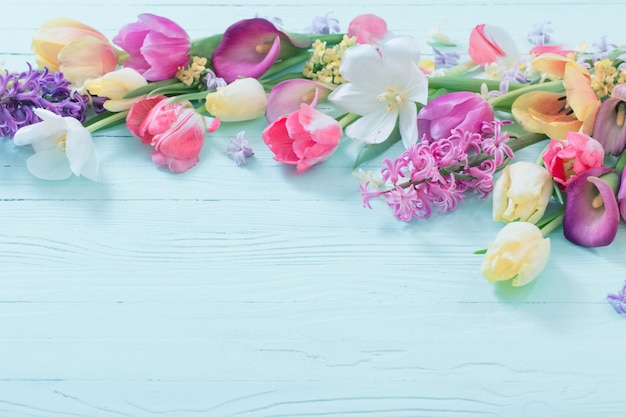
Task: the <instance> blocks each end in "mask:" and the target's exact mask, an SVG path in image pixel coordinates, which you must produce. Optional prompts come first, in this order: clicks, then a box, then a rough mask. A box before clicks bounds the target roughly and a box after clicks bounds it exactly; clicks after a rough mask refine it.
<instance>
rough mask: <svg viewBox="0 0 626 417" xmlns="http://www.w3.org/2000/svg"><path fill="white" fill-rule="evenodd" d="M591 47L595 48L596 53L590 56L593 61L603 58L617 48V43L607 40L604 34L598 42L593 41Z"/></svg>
mask: <svg viewBox="0 0 626 417" xmlns="http://www.w3.org/2000/svg"><path fill="white" fill-rule="evenodd" d="M593 47H594V48H596V53H594V54H593V57H592V60H593V61H597V60H599V59H604V58H605V57H606V56H607V55H608V54H610V53H611V52H613V51H614V50H615V49H617V45H615V44H614V43H608V42H607V40H606V35H604V36H602V38H600V42H598V43H594V44H593Z"/></svg>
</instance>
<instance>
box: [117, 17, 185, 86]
mask: <svg viewBox="0 0 626 417" xmlns="http://www.w3.org/2000/svg"><path fill="white" fill-rule="evenodd" d="M113 43H115V44H116V45H118V46H119V47H120V48H122V49H123V50H125V51H126V52H127V53H128V55H129V58H128V60H126V61H125V62H124V66H125V67H130V68H132V69H134V70H136V71H137V72H139V73H140V74H142V75H143V76H144V77H145V78H146V80H148V81H162V80H166V79H168V78H173V77H174V76H176V72H177V71H178V68H179V67H186V66H187V65H188V64H189V55H188V53H189V49H190V48H191V41H190V39H189V35H187V32H185V30H184V29H183V28H181V27H180V26H178V25H177V24H176V23H174V22H173V21H171V20H169V19H167V18H165V17H161V16H156V15H153V14H150V13H144V14H140V15H139V21H137V22H135V23H130V24H127V25H125V26H123V27H122V29H120V32H119V34H118V35H117V36H116V37H115V38H113Z"/></svg>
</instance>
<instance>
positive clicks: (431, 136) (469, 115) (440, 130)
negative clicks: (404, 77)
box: [417, 91, 493, 141]
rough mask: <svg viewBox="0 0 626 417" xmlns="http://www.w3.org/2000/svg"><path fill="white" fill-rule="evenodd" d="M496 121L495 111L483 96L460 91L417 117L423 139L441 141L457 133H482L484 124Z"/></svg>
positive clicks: (435, 102) (441, 98) (430, 105)
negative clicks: (452, 132) (454, 132)
mask: <svg viewBox="0 0 626 417" xmlns="http://www.w3.org/2000/svg"><path fill="white" fill-rule="evenodd" d="M492 120H493V109H492V108H491V106H490V105H489V103H488V102H487V101H486V100H485V99H484V98H483V97H481V96H480V95H479V94H476V93H470V92H467V91H458V92H454V93H448V94H444V95H442V96H439V97H436V98H435V99H433V100H431V101H430V102H429V103H428V104H426V105H425V106H424V107H423V108H422V110H420V112H419V114H418V115H417V128H418V130H419V137H420V138H423V137H425V138H426V140H428V141H432V140H438V139H442V138H447V137H448V136H450V132H451V131H452V130H453V129H458V128H461V129H463V130H465V131H468V132H473V133H480V132H481V129H482V124H483V122H490V121H492Z"/></svg>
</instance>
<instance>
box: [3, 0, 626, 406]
mask: <svg viewBox="0 0 626 417" xmlns="http://www.w3.org/2000/svg"><path fill="white" fill-rule="evenodd" d="M406 3H408V4H406ZM143 12H151V13H155V14H161V15H164V16H167V17H169V18H171V19H173V20H175V21H177V22H178V23H179V24H181V26H183V27H184V28H185V29H187V30H188V31H189V33H190V35H191V36H192V37H194V38H197V37H200V36H206V35H212V34H215V33H218V32H221V31H223V30H224V29H225V28H226V27H227V26H228V25H229V24H231V23H233V22H235V21H236V20H238V19H242V18H248V17H253V16H254V15H259V16H264V17H273V16H276V17H280V18H282V20H283V22H284V25H285V27H286V28H287V29H289V30H293V31H300V30H302V29H303V28H304V27H305V26H307V25H308V24H309V23H310V22H311V20H312V18H313V17H314V16H318V15H324V14H325V13H327V12H333V16H334V17H336V18H338V19H339V20H340V23H341V26H342V28H344V30H345V28H346V27H347V23H348V22H349V20H350V19H351V18H352V17H354V16H356V15H357V14H361V13H375V14H378V15H380V16H382V17H384V18H385V19H386V20H387V22H388V23H389V26H390V29H391V30H393V31H394V32H396V33H406V34H411V35H413V36H415V37H417V38H418V39H420V40H423V39H425V37H426V35H427V33H428V32H429V31H430V30H431V28H432V27H433V26H434V25H435V24H436V23H437V22H439V21H444V22H445V25H444V26H443V30H444V32H445V33H447V34H448V35H449V36H451V37H452V38H453V39H454V40H455V41H457V43H458V45H459V46H458V48H457V50H458V51H461V52H463V51H465V50H466V46H467V36H468V34H469V31H470V29H471V28H472V27H473V26H474V25H476V24H479V23H491V24H498V25H501V26H503V27H505V28H506V29H507V30H508V31H509V32H510V33H511V34H513V35H514V36H515V38H516V39H517V40H518V44H519V45H520V48H521V49H526V48H527V47H529V46H530V44H529V43H528V42H527V40H526V34H527V33H528V32H529V31H531V30H532V29H533V26H534V25H535V24H538V23H541V22H543V21H546V20H547V21H551V22H552V28H553V29H554V33H553V38H554V39H555V42H558V43H564V44H565V45H567V46H571V47H574V46H577V45H580V44H581V43H583V42H587V43H588V44H589V45H592V44H593V43H594V42H599V41H600V40H601V37H602V36H603V35H607V40H609V41H610V42H612V43H616V44H621V43H624V42H626V38H625V37H624V33H623V16H624V15H626V4H624V2H622V1H604V2H602V4H598V3H596V2H587V1H583V0H573V1H560V0H549V1H545V2H523V3H522V2H517V1H506V0H505V1H498V2H495V1H460V0H441V1H430V2H426V1H425V2H418V1H413V2H389V1H380V0H376V1H363V2H354V1H352V0H347V1H345V2H341V4H339V3H336V2H313V3H311V2H307V3H306V4H304V3H303V4H299V3H297V2H290V1H284V0H280V1H275V2H272V3H263V2H258V1H252V0H250V1H246V0H237V1H236V2H214V1H208V2H207V1H195V0H188V1H186V2H184V3H181V4H178V3H177V2H172V1H171V0H150V1H134V0H133V1H120V0H118V1H107V2H105V1H90V2H84V1H76V0H64V1H63V2H49V1H43V0H24V1H21V2H12V3H10V4H7V5H4V6H3V17H4V18H3V23H2V25H0V33H1V35H2V36H0V61H2V62H3V63H4V66H5V67H6V68H9V69H12V70H23V69H25V65H26V62H27V61H28V62H34V60H33V56H32V54H31V52H30V39H31V36H32V33H33V32H34V30H35V29H36V27H37V26H38V25H40V24H41V23H43V22H44V21H45V20H47V19H48V18H51V17H55V16H67V17H73V18H76V19H79V20H81V21H83V22H85V23H88V24H91V25H93V26H95V27H97V28H98V29H100V30H101V31H103V32H104V33H105V34H106V35H107V36H109V37H113V36H114V35H115V34H116V32H117V30H118V29H119V27H121V25H123V24H125V23H129V22H133V21H135V20H136V16H137V14H139V13H143ZM424 52H425V54H430V50H429V49H428V48H426V47H425V48H424ZM263 126H264V124H263V121H262V120H257V121H253V122H248V123H242V124H237V125H225V126H222V127H221V128H220V129H219V130H218V132H217V133H215V134H213V135H211V136H210V137H208V138H207V142H206V146H205V148H204V149H203V152H202V154H201V163H200V164H199V165H198V166H197V167H195V168H194V169H192V170H190V171H188V172H187V173H184V174H181V175H173V174H170V173H168V172H165V171H162V170H159V169H157V168H155V167H154V166H153V164H152V162H151V160H150V150H149V149H148V148H146V147H145V146H142V145H141V144H140V143H139V141H138V140H137V139H135V138H133V137H132V136H131V135H130V134H129V133H128V131H127V130H126V129H125V128H123V127H117V128H113V129H109V130H105V131H101V132H98V133H96V134H95V142H96V146H97V149H98V152H99V156H100V161H101V167H102V169H101V173H102V181H101V182H99V183H92V182H89V181H87V180H84V179H81V178H72V179H69V180H67V181H63V182H45V181H40V180H37V179H35V178H33V177H32V176H30V174H29V173H28V172H27V170H26V167H25V160H26V158H27V157H28V156H29V155H30V152H31V151H30V150H29V149H23V148H17V147H15V146H13V144H12V142H11V141H10V140H7V139H2V140H0V416H2V417H18V416H29V417H35V416H36V417H52V416H54V417H60V416H80V417H83V416H84V417H101V416H129V417H146V416H167V417H178V416H180V417H188V416H210V417H234V416H238V417H239V416H241V417H270V416H272V417H278V416H333V417H334V416H346V417H347V416H377V417H378V416H380V417H405V416H466V415H477V416H487V415H497V416H533V417H534V416H537V417H543V416H599V415H602V416H621V415H625V414H626V411H624V410H626V395H625V394H624V390H625V389H626V382H625V381H624V371H625V370H626V336H625V332H624V325H625V324H624V321H623V318H622V317H620V316H618V315H617V314H616V313H615V312H614V311H613V309H612V308H611V307H610V305H609V304H608V303H607V302H606V301H605V297H606V294H607V292H615V291H617V290H618V289H619V288H620V287H621V285H622V283H623V281H624V279H625V278H626V267H624V248H625V247H626V231H625V230H623V229H624V228H625V227H624V226H622V227H621V230H620V234H619V236H618V238H617V241H616V242H615V243H614V244H613V245H612V246H610V247H606V248H598V249H583V248H580V247H576V246H573V245H571V244H570V243H568V242H567V241H565V240H564V239H563V238H562V236H561V235H560V232H559V231H557V232H555V233H554V234H553V235H552V254H551V258H550V261H549V264H548V266H547V268H546V270H545V271H544V273H543V274H542V276H541V277H540V278H539V279H538V280H537V281H536V282H534V283H532V284H531V285H529V286H527V287H523V288H517V289H515V288H512V287H511V286H510V285H509V284H501V285H495V286H494V285H491V284H489V283H487V282H486V281H485V280H484V278H482V276H481V274H480V269H479V266H480V262H481V257H480V256H477V255H474V254H473V253H472V252H473V251H475V250H477V249H481V248H483V247H486V245H487V244H488V243H489V242H490V241H491V240H492V239H493V236H494V235H495V233H496V232H497V230H499V228H500V225H499V224H495V223H494V222H492V220H491V213H490V205H491V202H490V200H489V199H487V200H479V199H477V198H475V197H473V198H470V199H468V201H466V202H464V203H463V204H462V205H461V206H460V208H459V209H458V210H457V211H455V212H453V213H449V214H446V215H441V216H438V217H433V218H431V219H428V220H426V221H415V222H412V223H410V224H405V223H400V222H397V221H396V220H395V219H394V218H393V216H392V214H391V212H390V211H389V210H388V209H387V208H386V207H384V206H383V205H382V204H374V209H373V210H367V209H364V208H362V206H361V201H360V200H361V199H360V194H359V191H358V187H357V182H356V180H355V179H354V178H352V176H351V169H350V167H351V164H352V161H353V160H354V156H355V155H356V152H357V151H358V147H357V146H356V145H355V144H352V143H348V142H347V141H346V142H345V143H344V144H343V145H342V146H341V148H340V149H339V150H338V152H337V153H336V154H335V155H333V157H332V158H331V159H330V160H329V161H327V162H326V163H325V164H323V165H321V166H318V167H315V168H313V169H311V170H310V171H308V172H306V173H304V174H302V175H299V176H298V175H295V172H294V170H293V169H292V167H288V166H282V165H280V164H278V163H277V162H275V161H273V159H272V155H271V153H270V152H269V151H268V150H267V149H266V148H265V147H264V145H263V144H262V142H261V139H260V132H261V130H262V128H263ZM240 130H245V131H246V138H247V139H248V140H249V141H250V142H251V144H252V146H253V148H254V151H255V155H254V157H253V158H251V159H250V162H249V164H248V165H247V166H245V167H237V166H236V165H235V164H234V162H233V161H232V159H230V157H229V156H227V155H226V153H225V148H226V144H227V143H228V141H229V140H230V139H231V138H233V137H234V136H235V135H236V133H237V132H239V131H240ZM400 151H401V148H400V147H394V148H392V149H391V150H390V151H389V155H390V156H393V155H397V154H398V153H399V152H400ZM536 151H537V149H533V150H529V151H524V152H522V153H521V154H520V157H522V158H527V159H532V158H534V157H535V155H536V153H535V152H536ZM368 168H369V169H379V168H380V165H379V164H378V161H376V160H375V161H372V163H370V164H368Z"/></svg>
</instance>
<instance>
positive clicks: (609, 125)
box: [593, 84, 626, 155]
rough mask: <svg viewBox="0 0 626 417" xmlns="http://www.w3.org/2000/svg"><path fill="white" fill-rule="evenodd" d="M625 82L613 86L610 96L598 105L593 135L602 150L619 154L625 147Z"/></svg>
mask: <svg viewBox="0 0 626 417" xmlns="http://www.w3.org/2000/svg"><path fill="white" fill-rule="evenodd" d="M625 119H626V84H619V85H616V86H615V87H614V88H613V91H612V92H611V98H609V99H607V100H605V101H604V102H602V104H601V105H600V110H598V114H597V116H596V122H595V124H594V126H595V127H594V131H593V137H594V138H595V139H596V140H597V141H598V142H600V143H601V144H602V147H603V148H604V151H605V152H606V153H608V154H611V155H619V154H621V153H622V151H623V150H624V149H625V148H626V124H625V123H624V120H625Z"/></svg>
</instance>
